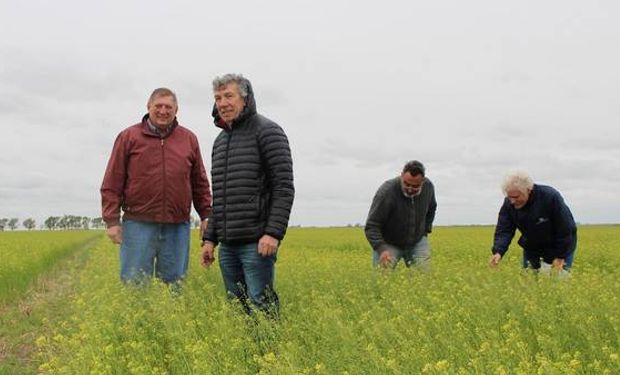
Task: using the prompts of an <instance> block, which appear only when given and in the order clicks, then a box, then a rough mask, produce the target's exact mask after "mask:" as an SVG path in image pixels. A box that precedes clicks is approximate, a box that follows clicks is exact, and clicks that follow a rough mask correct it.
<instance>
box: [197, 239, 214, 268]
mask: <svg viewBox="0 0 620 375" xmlns="http://www.w3.org/2000/svg"><path fill="white" fill-rule="evenodd" d="M214 261H215V246H214V245H213V242H209V241H204V242H203V244H202V257H201V258H200V264H202V266H203V267H204V268H209V266H211V265H212V264H213V262H214Z"/></svg>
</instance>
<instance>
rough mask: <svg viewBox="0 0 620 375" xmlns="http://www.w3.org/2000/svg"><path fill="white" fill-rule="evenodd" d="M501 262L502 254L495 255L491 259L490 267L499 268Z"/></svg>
mask: <svg viewBox="0 0 620 375" xmlns="http://www.w3.org/2000/svg"><path fill="white" fill-rule="evenodd" d="M501 261H502V255H501V254H500V253H495V254H493V255H492V256H491V259H489V266H491V267H497V266H498V265H499V262H501Z"/></svg>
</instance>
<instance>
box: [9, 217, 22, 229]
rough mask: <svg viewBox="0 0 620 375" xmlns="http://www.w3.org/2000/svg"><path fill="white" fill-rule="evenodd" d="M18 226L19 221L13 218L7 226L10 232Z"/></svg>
mask: <svg viewBox="0 0 620 375" xmlns="http://www.w3.org/2000/svg"><path fill="white" fill-rule="evenodd" d="M18 225H19V219H18V218H16V217H14V218H11V220H9V223H8V226H9V228H10V229H11V230H15V229H17V226H18Z"/></svg>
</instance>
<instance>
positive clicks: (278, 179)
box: [202, 74, 295, 315]
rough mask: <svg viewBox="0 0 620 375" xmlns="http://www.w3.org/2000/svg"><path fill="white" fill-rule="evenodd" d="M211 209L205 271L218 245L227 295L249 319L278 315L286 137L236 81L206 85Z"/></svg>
mask: <svg viewBox="0 0 620 375" xmlns="http://www.w3.org/2000/svg"><path fill="white" fill-rule="evenodd" d="M213 92H214V96H215V105H214V107H213V117H214V119H215V125H216V126H218V127H220V128H222V131H221V132H220V134H219V135H218V136H217V138H216V139H215V142H214V143H213V150H212V154H211V158H212V161H211V168H212V169H211V176H212V188H213V208H212V212H211V215H210V216H209V225H208V227H207V230H206V231H205V232H204V234H203V247H202V250H203V252H202V263H203V265H204V266H206V267H208V266H209V265H210V264H211V263H212V262H213V260H214V251H215V247H216V246H217V245H218V244H219V245H220V256H219V262H220V268H221V271H222V277H223V278H224V284H225V287H226V291H227V293H228V295H229V296H230V297H231V298H237V299H239V300H240V301H241V302H242V305H243V306H244V308H245V309H246V311H247V312H248V313H249V312H250V311H251V309H250V304H248V303H247V302H248V301H247V300H248V299H249V300H250V302H251V303H252V304H253V305H254V306H256V307H258V308H259V309H261V310H263V311H265V312H268V313H269V314H270V315H277V313H278V304H279V303H278V297H277V294H276V292H275V290H274V287H273V284H274V265H275V262H276V252H277V250H278V245H279V243H280V241H282V239H283V238H284V235H285V233H286V229H287V227H288V220H289V215H290V212H291V207H292V205H293V198H294V195H295V188H294V185H293V161H292V158H291V150H290V148H289V143H288V139H287V137H286V134H285V133H284V131H283V130H282V128H281V127H280V126H278V124H276V123H275V122H273V121H271V120H269V119H268V118H266V117H264V116H261V115H259V114H258V113H257V112H256V101H255V100H254V93H253V91H252V86H251V84H250V81H249V80H247V79H246V78H244V77H243V76H241V75H238V74H226V75H224V76H222V77H217V78H215V79H214V80H213Z"/></svg>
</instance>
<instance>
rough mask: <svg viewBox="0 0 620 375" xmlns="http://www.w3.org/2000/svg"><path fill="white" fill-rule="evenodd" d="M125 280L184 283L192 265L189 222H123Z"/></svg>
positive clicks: (123, 272) (122, 267)
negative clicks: (183, 279) (188, 268)
mask: <svg viewBox="0 0 620 375" xmlns="http://www.w3.org/2000/svg"><path fill="white" fill-rule="evenodd" d="M122 225H123V242H122V243H121V251H120V252H121V280H123V281H125V282H128V281H141V280H142V279H144V277H145V276H146V277H151V276H153V272H155V276H156V277H157V278H159V279H161V280H162V281H164V282H166V283H173V282H176V281H179V280H180V279H182V278H183V277H184V276H185V274H186V273H187V266H188V262H189V233H190V225H189V222H186V223H181V224H160V223H147V222H141V221H133V220H123V224H122Z"/></svg>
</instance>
